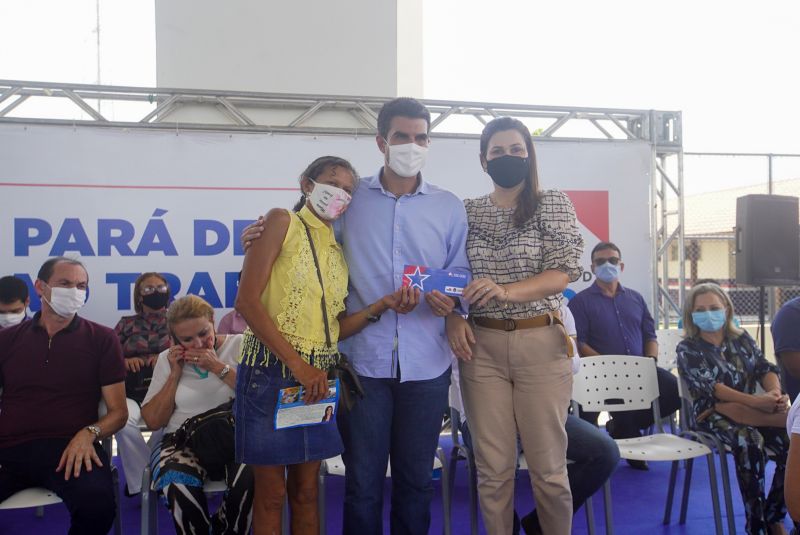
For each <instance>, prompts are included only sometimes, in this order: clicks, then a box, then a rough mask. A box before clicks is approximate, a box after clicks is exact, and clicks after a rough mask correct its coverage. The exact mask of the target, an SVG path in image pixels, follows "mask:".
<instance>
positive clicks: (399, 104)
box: [378, 97, 431, 139]
mask: <svg viewBox="0 0 800 535" xmlns="http://www.w3.org/2000/svg"><path fill="white" fill-rule="evenodd" d="M395 117H408V118H409V119H425V122H427V123H428V130H430V129H431V112H429V111H428V108H426V107H425V106H424V105H423V104H422V103H421V102H420V101H419V100H417V99H415V98H410V97H400V98H396V99H394V100H390V101H389V102H387V103H386V104H384V105H383V107H382V108H381V111H380V112H379V113H378V134H380V136H381V137H382V138H383V139H386V136H388V135H389V128H391V125H392V119H394V118H395Z"/></svg>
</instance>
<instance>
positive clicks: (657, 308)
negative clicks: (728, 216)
mask: <svg viewBox="0 0 800 535" xmlns="http://www.w3.org/2000/svg"><path fill="white" fill-rule="evenodd" d="M654 120H655V119H654V114H653V112H650V114H649V115H648V125H647V126H648V128H647V132H648V139H649V141H650V238H651V240H650V244H651V245H650V258H651V261H652V267H651V269H652V275H653V276H652V284H653V319H654V321H655V324H656V325H659V323H660V322H661V310H662V305H661V301H662V297H661V292H659V291H658V289H659V281H658V260H659V254H658V248H659V243H658V242H659V235H658V224H659V221H661V214H660V212H659V189H658V184H659V181H658V170H657V168H656V158H657V157H658V155H657V148H656V144H657V140H656V136H655V128H654V126H653V121H654ZM660 202H661V203H662V204H663V202H664V199H663V198H661V199H660ZM662 258H663V257H662ZM664 308H665V307H664Z"/></svg>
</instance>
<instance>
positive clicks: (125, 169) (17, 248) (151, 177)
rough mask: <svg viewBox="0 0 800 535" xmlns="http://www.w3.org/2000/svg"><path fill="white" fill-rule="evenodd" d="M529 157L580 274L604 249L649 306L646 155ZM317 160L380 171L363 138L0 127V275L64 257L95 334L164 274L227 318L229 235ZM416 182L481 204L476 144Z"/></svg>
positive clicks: (448, 142) (232, 253) (436, 160)
mask: <svg viewBox="0 0 800 535" xmlns="http://www.w3.org/2000/svg"><path fill="white" fill-rule="evenodd" d="M536 148H537V156H538V159H539V168H540V176H541V181H542V184H541V185H542V187H543V188H556V189H561V190H565V191H566V192H567V193H568V194H569V196H570V197H571V198H572V200H573V202H574V203H575V206H576V209H577V213H578V219H579V221H580V224H581V228H582V231H583V232H584V236H585V238H586V250H585V252H584V255H583V264H584V267H585V269H586V270H587V271H588V270H589V251H591V248H592V247H593V246H594V245H595V244H596V243H597V242H598V241H601V240H606V239H610V240H611V241H614V242H615V243H616V244H617V245H619V247H620V248H621V249H622V253H623V260H624V261H625V265H626V270H625V272H624V274H623V276H622V282H623V284H625V285H627V286H630V287H631V288H634V289H636V290H638V291H639V292H641V293H642V294H643V295H644V296H645V298H646V299H647V300H648V302H649V301H650V300H651V280H652V279H651V273H650V236H649V228H650V227H649V212H648V204H649V187H650V147H649V145H648V144H646V143H643V142H642V143H639V142H624V143H619V142H567V141H563V142H562V141H547V142H541V143H538V144H537V146H536ZM325 154H333V155H337V156H341V157H344V158H347V159H348V160H350V161H351V162H352V163H353V164H354V165H355V167H356V169H358V170H359V172H360V173H361V174H362V175H364V176H367V175H370V174H373V173H375V172H376V171H377V170H378V169H379V167H380V165H381V163H382V155H381V154H380V153H379V151H378V149H377V147H376V144H375V139H374V137H372V136H367V137H358V138H354V137H350V136H307V135H268V134H247V133H219V132H169V131H150V130H143V129H142V130H121V129H111V128H97V127H74V128H73V127H61V126H38V125H14V124H3V125H0V199H2V201H0V206H2V210H0V266H2V268H1V269H0V275H6V274H15V275H17V276H20V277H22V278H24V279H25V280H26V281H27V282H28V283H29V284H32V281H33V280H35V277H36V272H37V271H38V269H39V266H40V265H41V264H42V263H43V262H44V261H45V260H46V259H47V258H49V257H51V256H56V255H65V256H78V257H80V258H81V260H82V261H83V262H84V263H85V264H86V267H87V269H88V271H89V280H90V284H89V286H90V297H89V301H88V303H87V304H86V306H85V307H84V309H83V311H82V315H84V316H85V317H87V318H89V319H93V320H95V321H99V322H100V323H103V324H106V325H109V326H113V325H114V324H115V323H116V322H117V320H118V319H119V317H120V316H121V315H124V314H129V313H131V312H130V311H131V309H132V302H131V300H132V284H133V281H134V280H135V279H136V277H137V276H138V275H139V274H140V273H141V272H144V271H158V272H162V273H164V274H165V275H166V276H167V278H168V280H169V282H170V285H171V287H172V289H173V294H174V295H177V296H180V295H185V294H187V293H195V294H198V295H200V296H202V297H204V298H205V299H206V300H208V301H209V302H210V303H211V304H212V305H213V306H214V307H216V308H220V309H229V308H230V307H232V306H233V302H234V299H235V296H236V287H237V275H238V272H239V270H240V269H241V264H242V251H241V249H240V247H239V244H238V236H239V234H240V231H241V229H242V228H243V227H244V226H246V225H247V224H248V223H249V222H250V221H252V220H253V219H254V218H255V217H256V216H257V215H259V214H263V213H265V212H267V211H268V210H269V209H270V208H273V207H286V208H290V207H291V206H292V205H293V204H294V203H295V202H296V201H297V199H298V197H299V188H298V183H297V177H298V175H299V174H300V173H301V172H302V171H303V170H304V169H305V167H306V166H307V165H308V164H309V163H310V162H311V161H312V160H313V159H314V158H316V157H318V156H322V155H325ZM423 173H424V175H425V178H426V179H427V180H429V181H431V182H433V183H435V184H437V185H439V186H442V187H445V188H447V189H450V190H451V191H453V192H455V193H456V194H457V195H459V196H460V197H462V198H468V197H475V196H478V195H482V194H485V193H487V192H489V191H491V180H490V179H489V177H488V175H486V174H484V173H483V172H482V170H481V168H480V164H479V160H478V142H477V140H472V139H470V140H461V139H434V141H433V142H432V145H431V150H430V152H429V159H428V163H427V165H426V167H425V169H424V171H423ZM590 279H591V277H590V276H587V277H585V280H583V281H579V282H577V283H575V284H573V285H571V286H570V289H571V290H580V289H582V288H583V287H585V286H586V285H587V284H588V283H589V281H590ZM31 292H32V295H31V302H32V307H31V308H32V309H33V310H38V308H39V302H38V299H37V298H36V296H35V293H34V292H33V289H32V286H31ZM218 316H219V317H221V316H222V313H219V314H218Z"/></svg>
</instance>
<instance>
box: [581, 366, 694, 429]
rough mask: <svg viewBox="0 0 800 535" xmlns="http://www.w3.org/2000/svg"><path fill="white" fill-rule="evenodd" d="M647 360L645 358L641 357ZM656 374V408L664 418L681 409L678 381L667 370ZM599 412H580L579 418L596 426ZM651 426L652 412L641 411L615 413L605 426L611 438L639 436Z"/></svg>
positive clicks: (649, 410)
mask: <svg viewBox="0 0 800 535" xmlns="http://www.w3.org/2000/svg"><path fill="white" fill-rule="evenodd" d="M642 358H647V357H642ZM656 372H657V374H658V392H659V396H658V406H659V409H660V411H661V417H662V418H666V417H667V416H669V415H670V414H672V413H673V412H675V411H677V410H678V409H680V408H681V398H680V396H679V395H678V380H677V378H676V377H675V376H674V375H672V374H671V373H670V372H669V371H668V370H665V369H664V368H656ZM599 414H600V413H599V412H584V411H581V413H580V416H581V418H583V419H584V420H586V421H587V422H590V423H593V424H594V425H597V417H598V415H599ZM651 425H653V411H652V410H651V409H642V410H639V411H620V412H615V413H614V414H613V415H612V417H611V421H609V423H608V424H606V429H608V433H609V434H610V435H611V436H612V437H613V438H634V437H638V436H641V430H642V429H646V428H648V427H650V426H651Z"/></svg>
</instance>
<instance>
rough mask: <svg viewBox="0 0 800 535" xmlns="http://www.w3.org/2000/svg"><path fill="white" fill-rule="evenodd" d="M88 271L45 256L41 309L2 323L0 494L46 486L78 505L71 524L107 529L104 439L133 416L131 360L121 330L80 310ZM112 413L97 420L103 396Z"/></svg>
mask: <svg viewBox="0 0 800 535" xmlns="http://www.w3.org/2000/svg"><path fill="white" fill-rule="evenodd" d="M88 284H89V277H88V275H87V273H86V269H85V268H84V267H83V265H82V264H81V263H80V262H78V261H77V260H71V259H68V258H63V257H57V258H51V259H50V260H48V261H47V262H45V263H44V264H43V265H42V267H41V269H40V270H39V274H38V276H37V280H36V283H35V289H36V293H37V294H38V295H39V296H40V297H41V300H42V310H41V311H40V312H38V313H36V315H35V316H34V317H33V318H32V319H31V320H30V321H25V322H22V323H20V324H18V325H15V326H13V327H8V328H6V329H3V330H2V331H0V386H1V387H2V388H3V396H2V398H1V399H0V502H2V501H3V500H5V499H6V498H8V497H9V496H11V495H12V494H14V493H16V492H18V491H20V490H22V489H25V488H28V487H45V488H47V489H50V490H52V491H53V492H55V493H56V494H57V495H58V497H59V498H61V499H62V500H63V501H64V504H65V505H66V506H67V509H68V510H69V512H70V516H71V519H72V525H71V527H70V530H69V533H70V534H82V535H83V534H100V533H108V530H109V529H110V528H111V525H112V524H113V522H114V516H115V513H116V511H115V503H114V492H113V483H112V478H111V463H110V460H109V458H108V456H107V455H106V452H105V451H104V450H103V449H102V448H101V447H100V444H99V442H100V440H101V439H102V438H105V437H107V436H110V435H112V434H113V433H114V432H115V431H117V430H118V429H120V428H121V427H122V426H123V425H124V424H125V420H126V419H127V417H128V410H127V408H126V405H125V383H124V380H125V366H124V364H123V362H122V350H121V348H120V344H119V340H118V339H117V336H116V335H115V334H114V331H112V330H111V329H109V328H108V327H104V326H102V325H99V324H97V323H94V322H91V321H88V320H85V319H83V318H81V317H79V316H78V315H77V312H78V310H79V309H80V308H81V306H82V305H83V303H84V301H85V300H86V289H87V287H88ZM101 399H102V400H103V401H105V404H106V406H107V407H108V413H107V414H106V415H105V416H103V417H102V418H100V419H99V420H98V417H97V409H98V404H99V403H100V400H101Z"/></svg>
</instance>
